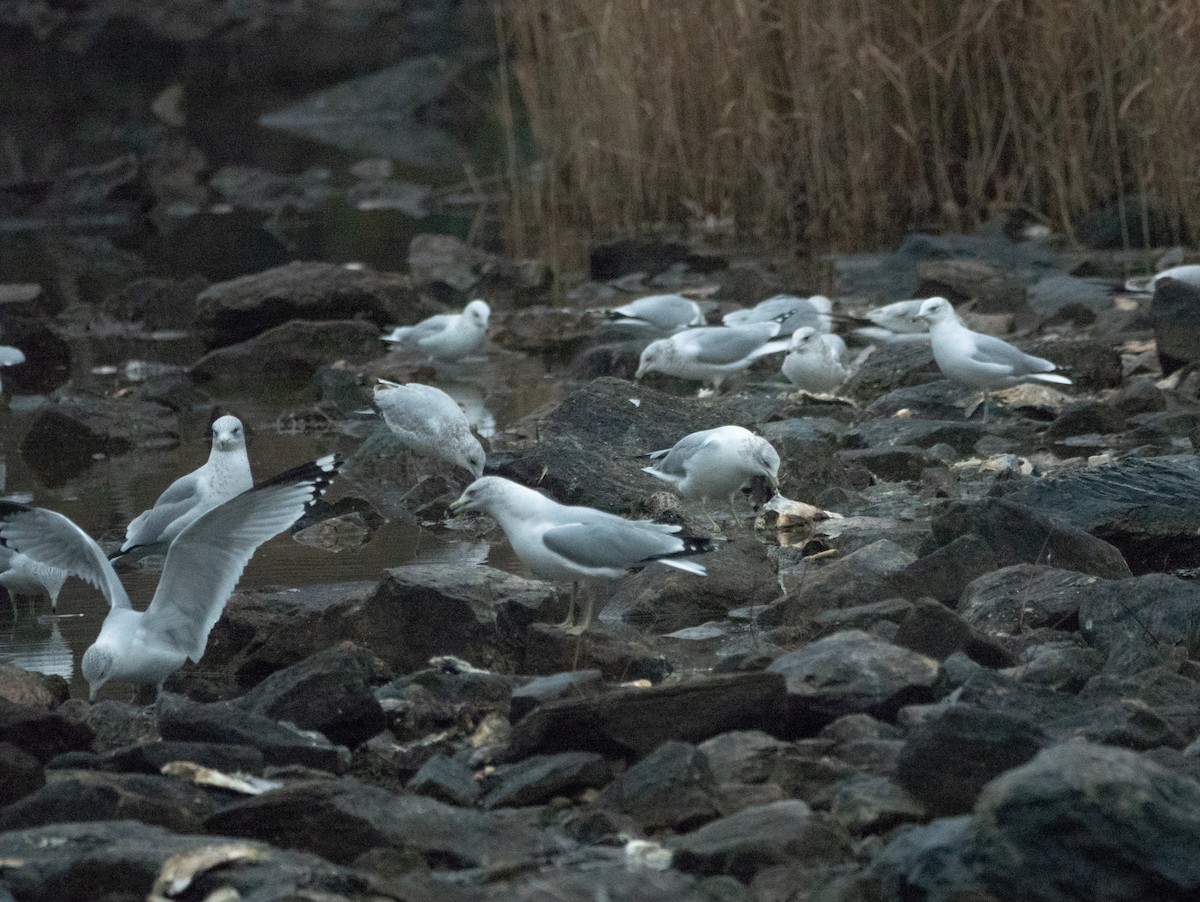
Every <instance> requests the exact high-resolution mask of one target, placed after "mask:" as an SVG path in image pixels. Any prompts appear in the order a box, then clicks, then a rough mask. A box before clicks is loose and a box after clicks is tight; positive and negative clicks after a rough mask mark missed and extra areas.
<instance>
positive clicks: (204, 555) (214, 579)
mask: <svg viewBox="0 0 1200 902" xmlns="http://www.w3.org/2000/svg"><path fill="white" fill-rule="evenodd" d="M340 466H341V460H340V459H339V458H337V457H336V456H334V455H330V456H328V457H322V458H321V459H320V460H317V461H314V462H312V463H307V464H304V465H302V466H299V467H296V468H294V469H292V470H288V471H287V472H285V473H281V474H279V475H278V476H276V477H274V478H272V479H268V480H267V481H266V482H262V483H260V484H259V485H256V486H254V487H253V488H252V489H249V490H248V491H245V492H242V493H241V494H240V495H236V496H234V497H233V498H231V499H229V500H228V501H226V502H225V503H224V504H221V505H218V506H217V507H214V508H212V509H211V510H209V511H207V512H205V513H204V514H202V515H200V516H199V517H197V518H196V519H195V520H194V521H192V522H191V523H190V524H189V525H188V526H186V527H185V528H184V529H183V531H182V532H180V533H179V535H178V536H176V538H175V541H174V542H172V543H171V547H170V550H169V551H168V552H167V561H166V564H165V565H164V567H163V572H162V576H161V577H160V578H159V581H158V588H157V589H156V590H155V592H154V598H153V600H152V601H151V602H150V606H149V607H148V608H147V609H146V610H145V611H135V610H134V609H133V606H132V605H131V604H130V603H129V595H128V594H126V592H125V587H124V586H122V585H121V580H120V579H119V578H118V576H117V574H116V571H115V570H113V568H112V564H111V563H110V562H109V561H108V559H107V558H105V556H104V552H103V551H101V550H100V546H99V545H97V544H96V542H95V540H94V539H92V538H91V537H90V536H89V535H88V534H87V533H85V532H84V531H83V530H82V529H80V528H79V527H78V526H76V525H75V524H74V523H72V522H71V521H70V520H69V519H67V518H66V517H64V516H63V515H62V514H58V513H55V512H54V511H50V510H46V509H44V508H36V507H35V508H23V509H21V510H18V511H17V512H15V513H8V514H6V515H5V516H4V517H3V520H2V522H0V542H2V543H3V544H4V545H5V546H6V547H8V548H11V549H13V550H15V551H19V552H21V553H23V554H25V555H28V556H29V557H30V558H32V559H33V560H36V561H38V562H40V563H42V564H45V565H47V566H50V567H55V568H59V569H61V570H65V571H67V572H69V573H72V574H74V575H76V576H78V577H80V578H81V579H83V580H86V581H87V582H89V583H91V584H92V585H93V586H95V587H96V588H98V589H99V590H100V591H101V592H103V593H104V597H105V598H106V599H107V600H108V604H109V612H108V616H107V617H105V618H104V624H103V625H102V626H101V628H100V635H99V636H98V637H97V639H96V641H95V642H94V643H93V644H92V646H91V647H90V648H88V650H87V651H86V652H84V655H83V665H82V669H83V676H84V679H86V680H87V681H88V687H89V689H90V697H91V699H92V700H93V701H94V700H95V698H96V693H97V692H98V691H99V690H100V688H101V687H102V686H103V685H104V684H105V683H107V682H109V681H110V680H128V681H129V682H131V683H135V684H139V685H145V684H153V685H154V686H155V687H156V689H158V690H160V691H161V690H162V684H163V681H164V680H166V678H167V677H168V676H170V675H171V674H172V673H174V672H175V671H176V670H178V669H179V668H180V667H182V666H183V664H184V662H185V661H187V660H188V659H191V660H192V661H196V662H198V661H199V660H200V658H201V657H202V656H203V655H204V648H205V646H206V645H207V644H208V634H209V632H210V631H211V630H212V628H213V625H214V624H215V623H216V622H217V620H218V619H219V618H220V616H221V612H222V610H224V608H225V602H226V601H228V599H229V596H230V595H231V594H232V593H233V589H234V586H236V585H237V581H238V579H239V578H240V577H241V575H242V571H243V570H244V569H245V567H246V564H247V563H248V562H249V561H250V558H251V557H252V556H253V555H254V552H255V551H256V550H257V549H258V547H259V546H260V545H262V544H263V543H264V542H265V541H267V540H268V539H270V538H272V537H273V536H275V535H277V534H278V533H281V532H283V531H284V530H285V529H287V528H288V527H289V526H291V525H292V524H293V523H295V522H296V521H297V520H298V519H299V518H300V517H301V515H302V514H303V513H304V510H305V508H306V507H308V505H309V504H311V503H312V502H313V501H314V500H316V498H318V497H319V496H320V495H321V493H322V492H324V490H325V488H326V487H327V486H328V485H329V483H330V481H331V480H332V479H333V477H334V476H335V475H336V474H337V471H338V468H339V467H340Z"/></svg>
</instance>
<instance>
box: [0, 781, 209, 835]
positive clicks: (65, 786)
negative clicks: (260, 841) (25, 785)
mask: <svg viewBox="0 0 1200 902" xmlns="http://www.w3.org/2000/svg"><path fill="white" fill-rule="evenodd" d="M215 807H216V806H215V804H214V802H213V800H212V799H211V798H209V797H208V795H207V794H206V793H205V792H204V791H203V790H201V789H199V788H198V787H196V786H193V785H192V784H190V783H185V782H182V781H180V780H176V779H174V778H172V777H162V776H159V775H158V774H154V775H149V774H110V773H104V772H103V771H94V770H53V771H51V772H50V774H49V780H48V781H47V783H46V785H45V786H43V787H42V788H41V789H38V790H37V791H36V792H33V793H31V794H30V795H27V796H25V797H24V798H23V799H21V800H20V801H18V802H15V803H14V804H12V805H9V806H8V807H7V808H5V809H3V810H0V832H2V831H5V830H22V829H26V828H29V827H45V826H49V825H51V824H63V823H72V822H76V821H104V820H124V819H129V820H136V821H141V822H142V823H144V824H154V825H157V826H160V827H166V828H167V829H169V830H175V831H178V832H180V833H200V832H202V826H201V825H202V824H203V822H204V818H205V817H206V816H207V815H208V814H210V813H211V812H212V811H213V809H214V808H215Z"/></svg>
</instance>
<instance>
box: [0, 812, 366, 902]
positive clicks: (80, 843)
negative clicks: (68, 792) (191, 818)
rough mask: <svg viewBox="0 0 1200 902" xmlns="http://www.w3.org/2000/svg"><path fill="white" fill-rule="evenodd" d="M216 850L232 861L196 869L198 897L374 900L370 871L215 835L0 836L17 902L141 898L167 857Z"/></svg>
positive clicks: (46, 831)
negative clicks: (320, 896)
mask: <svg viewBox="0 0 1200 902" xmlns="http://www.w3.org/2000/svg"><path fill="white" fill-rule="evenodd" d="M214 848H215V849H216V850H217V851H216V859H215V860H217V861H223V860H226V856H228V860H230V861H233V862H236V864H233V865H230V866H228V867H219V868H213V869H206V868H203V867H200V868H198V869H197V870H196V873H195V875H194V878H193V880H192V882H191V884H190V886H189V887H188V892H189V894H190V893H195V894H196V896H197V898H210V897H211V896H212V894H213V893H217V892H228V891H229V890H233V891H234V892H236V893H238V894H239V898H242V899H264V900H265V899H283V898H289V897H291V898H297V897H301V896H302V894H306V893H321V894H332V893H336V894H337V895H338V897H339V898H343V899H348V900H351V902H368V900H370V899H377V898H379V895H378V891H377V890H376V889H375V888H374V887H373V880H372V879H371V878H370V877H369V876H368V875H367V874H365V873H363V872H361V871H350V870H346V869H344V868H338V867H335V866H334V865H331V864H330V863H329V862H327V861H324V860H322V859H320V858H318V857H316V856H313V855H302V854H299V853H295V852H285V851H282V850H280V849H273V848H271V847H269V846H266V845H263V844H260V843H246V842H244V841H237V842H233V841H230V840H226V839H221V838H218V837H212V836H180V835H178V834H176V833H172V832H171V831H170V830H165V829H163V828H162V827H152V826H148V825H146V824H141V823H138V822H136V821H132V820H124V821H108V822H103V823H101V822H92V823H88V822H84V823H71V824H55V825H53V826H49V827H40V828H36V829H32V830H14V831H11V832H8V833H5V834H3V835H0V857H2V858H3V859H4V860H5V861H7V862H10V865H9V866H8V867H6V868H5V871H4V882H5V885H6V887H7V888H8V889H9V890H10V891H11V892H12V893H13V896H15V897H16V898H18V899H21V900H22V902H25V900H28V902H60V900H64V899H104V900H109V902H116V900H117V899H124V900H131V899H145V898H147V897H149V896H150V891H151V889H152V888H153V887H154V885H155V881H156V880H157V879H158V877H159V874H160V873H161V871H162V869H163V866H164V865H165V864H166V862H167V860H168V859H170V858H172V857H173V856H190V855H196V854H198V853H202V852H203V853H204V854H206V855H212V854H214ZM18 862H19V863H18ZM10 898H11V897H10Z"/></svg>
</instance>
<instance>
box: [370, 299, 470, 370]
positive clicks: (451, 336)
mask: <svg viewBox="0 0 1200 902" xmlns="http://www.w3.org/2000/svg"><path fill="white" fill-rule="evenodd" d="M491 314H492V308H491V307H489V306H488V305H487V302H486V301H481V300H474V301H471V303H469V304H467V306H466V307H464V308H463V312H462V313H439V314H438V315H437V316H431V317H429V318H428V319H423V320H421V322H419V323H417V324H416V325H415V326H397V327H396V328H395V329H393V330H392V331H391V332H390V333H389V334H387V335H385V336H383V340H384V341H386V342H388V343H389V344H392V345H395V346H397V347H399V348H403V349H404V350H406V351H421V352H422V353H424V354H425V355H426V356H428V357H429V358H430V359H431V360H436V361H445V362H451V361H455V360H461V359H462V358H463V357H466V356H467V355H468V354H470V353H472V352H473V351H475V350H476V349H477V348H478V347H479V346H480V345H481V344H483V336H484V334H485V333H486V332H487V327H488V317H490V316H491Z"/></svg>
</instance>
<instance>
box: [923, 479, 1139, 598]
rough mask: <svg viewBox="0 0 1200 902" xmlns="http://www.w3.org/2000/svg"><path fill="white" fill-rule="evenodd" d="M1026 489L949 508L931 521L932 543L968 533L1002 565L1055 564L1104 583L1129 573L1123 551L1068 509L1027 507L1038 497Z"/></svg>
mask: <svg viewBox="0 0 1200 902" xmlns="http://www.w3.org/2000/svg"><path fill="white" fill-rule="evenodd" d="M1039 482H1041V480H1040V481H1039ZM1027 491H1028V490H1025V491H1019V492H1016V493H1014V494H1013V495H1010V496H1008V497H1005V498H989V499H986V500H984V501H978V502H955V503H953V504H951V505H950V506H949V507H947V508H946V510H945V511H944V512H943V513H942V514H941V515H940V516H938V517H935V518H934V519H933V522H932V524H931V525H932V528H933V537H934V539H936V540H937V542H938V544H939V545H945V544H946V543H948V542H950V541H951V540H952V539H954V538H957V537H958V536H961V535H963V534H965V533H968V532H970V533H974V534H975V535H977V536H979V537H980V538H981V539H983V541H984V542H986V543H987V545H988V547H990V548H991V549H992V554H993V555H994V556H995V559H996V563H997V564H999V565H1001V566H1007V565H1009V564H1022V563H1026V564H1041V563H1053V564H1054V565H1055V566H1057V567H1061V568H1063V569H1065V570H1078V571H1079V572H1080V573H1090V574H1092V575H1094V576H1100V577H1104V578H1105V579H1120V578H1122V577H1125V576H1129V575H1130V570H1129V567H1128V566H1127V565H1126V563H1125V560H1124V559H1123V558H1122V557H1121V553H1120V551H1118V550H1117V549H1116V548H1115V547H1113V546H1112V545H1110V544H1109V543H1108V542H1105V541H1103V540H1102V539H1099V538H1096V537H1095V536H1092V535H1089V534H1088V533H1087V532H1086V531H1085V530H1084V529H1083V528H1080V526H1079V525H1078V524H1077V523H1074V522H1073V520H1072V518H1071V516H1070V511H1066V510H1061V509H1059V508H1054V509H1051V508H1050V506H1049V505H1041V504H1038V505H1037V506H1036V509H1035V507H1034V506H1033V505H1030V506H1027V505H1029V504H1030V502H1031V501H1036V495H1035V496H1034V497H1030V496H1029V495H1028V494H1027Z"/></svg>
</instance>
